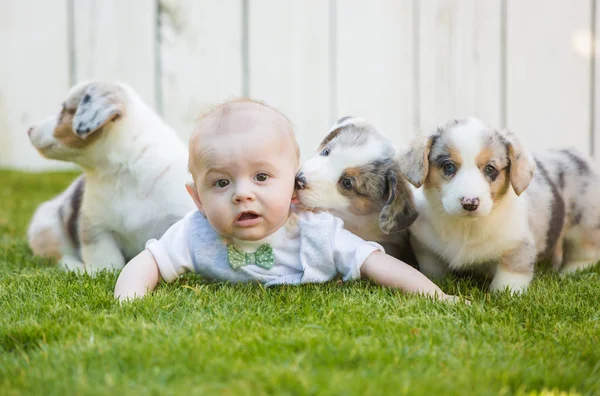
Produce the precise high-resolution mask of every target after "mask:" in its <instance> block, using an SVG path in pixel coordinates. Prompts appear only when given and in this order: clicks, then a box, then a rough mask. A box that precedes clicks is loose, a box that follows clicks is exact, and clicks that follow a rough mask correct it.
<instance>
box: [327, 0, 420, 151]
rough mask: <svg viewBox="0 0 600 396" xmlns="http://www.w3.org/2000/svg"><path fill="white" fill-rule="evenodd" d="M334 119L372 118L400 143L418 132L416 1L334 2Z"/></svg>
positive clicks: (402, 143) (380, 127)
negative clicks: (414, 10) (414, 20)
mask: <svg viewBox="0 0 600 396" xmlns="http://www.w3.org/2000/svg"><path fill="white" fill-rule="evenodd" d="M336 8H337V14H336V24H337V29H336V30H337V33H336V41H337V60H336V64H337V68H336V84H335V85H336V87H337V92H336V93H335V94H336V98H337V106H336V107H337V109H336V111H335V113H336V114H335V117H336V118H337V117H339V116H344V115H353V116H360V117H364V118H367V119H369V120H370V121H372V122H373V123H374V124H375V125H376V126H377V128H378V129H379V130H381V131H382V132H383V133H384V134H386V135H387V136H388V137H390V138H391V139H392V140H393V141H394V142H395V143H396V144H397V145H399V146H404V145H406V143H407V142H408V141H409V140H410V139H411V138H412V137H413V136H414V131H415V115H414V107H413V106H414V105H413V93H414V88H415V87H414V85H413V84H414V72H415V70H414V69H413V60H414V58H413V56H414V53H413V47H414V45H413V39H414V37H413V2H410V1H396V0H374V1H369V2H365V1H361V0H351V1H348V0H344V1H338V2H337V4H336Z"/></svg>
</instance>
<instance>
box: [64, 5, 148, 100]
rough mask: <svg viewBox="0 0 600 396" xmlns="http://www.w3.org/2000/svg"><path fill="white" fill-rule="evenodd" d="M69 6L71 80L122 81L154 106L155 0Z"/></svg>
mask: <svg viewBox="0 0 600 396" xmlns="http://www.w3.org/2000/svg"><path fill="white" fill-rule="evenodd" d="M73 5H74V10H73V14H74V36H75V37H74V38H75V40H74V43H75V50H74V53H75V80H76V81H82V80H88V79H114V80H121V81H123V82H126V83H128V84H129V85H131V86H132V87H133V88H134V89H135V90H136V91H137V92H138V93H139V94H140V96H141V97H142V99H144V100H145V101H146V103H148V104H149V105H150V106H155V105H156V47H157V46H156V36H157V35H156V28H157V27H156V25H157V24H156V4H155V2H154V1H148V0H127V1H122V0H102V1H96V0H77V1H74V2H73Z"/></svg>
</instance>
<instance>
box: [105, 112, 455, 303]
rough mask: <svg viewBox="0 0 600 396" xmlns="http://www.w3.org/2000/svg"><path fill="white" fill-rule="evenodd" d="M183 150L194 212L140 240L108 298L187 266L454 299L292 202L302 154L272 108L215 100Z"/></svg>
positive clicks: (229, 277) (275, 281)
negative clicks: (364, 283)
mask: <svg viewBox="0 0 600 396" xmlns="http://www.w3.org/2000/svg"><path fill="white" fill-rule="evenodd" d="M189 151H190V157H189V169H190V172H191V173H192V177H193V183H189V184H188V185H186V188H187V191H188V192H189V194H190V195H191V197H192V198H193V200H194V202H195V203H196V206H197V207H198V210H197V211H194V212H192V213H189V214H188V215H186V216H185V217H184V218H183V219H182V220H180V221H179V222H178V223H176V224H174V225H173V226H172V227H171V228H169V229H168V230H167V232H166V233H165V234H164V235H163V236H162V238H160V240H150V241H148V243H147V244H146V250H144V251H143V252H141V253H140V254H139V255H137V256H136V257H135V258H133V259H132V260H131V261H130V262H129V263H128V264H127V265H126V266H125V268H124V269H123V271H122V272H121V274H120V275H119V278H118V280H117V284H116V286H115V297H117V298H119V299H122V300H123V299H129V298H136V297H142V296H144V295H145V294H146V293H147V292H149V291H151V290H153V289H154V287H155V286H156V285H157V283H158V282H159V280H160V278H162V279H163V280H165V281H167V282H170V281H173V280H174V279H176V278H177V277H178V276H180V275H182V274H184V273H186V272H190V271H191V272H195V273H198V274H200V275H201V276H202V277H203V278H204V279H206V280H210V281H216V282H251V281H255V282H260V283H262V284H264V285H266V286H270V285H279V284H301V283H321V282H326V281H330V280H332V279H335V278H337V277H338V276H341V278H342V279H343V280H344V281H348V280H352V279H359V278H368V279H371V280H372V281H374V282H375V283H378V284H380V285H385V286H391V287H395V288H400V289H402V290H405V291H407V292H416V293H422V294H426V295H430V296H434V297H436V298H439V299H444V300H446V299H454V297H452V296H449V295H446V294H444V293H443V292H442V291H441V290H440V289H439V288H438V287H437V286H436V285H435V284H434V283H433V282H431V281H430V280H429V279H428V278H427V277H425V276H424V275H422V274H421V273H420V272H418V271H417V270H415V269H414V268H412V267H410V266H409V265H407V264H405V263H403V262H402V261H399V260H396V259H395V258H393V257H391V256H388V255H386V254H385V253H384V250H383V248H382V247H381V246H380V245H378V244H377V243H374V242H366V241H364V240H362V239H361V238H359V237H357V236H355V235H354V234H352V233H350V232H349V231H347V230H345V229H344V228H343V222H342V220H340V219H338V218H336V217H334V216H332V215H330V214H328V213H325V212H320V213H313V212H309V211H300V210H298V209H297V208H295V206H294V205H292V203H293V202H294V199H295V194H294V178H295V175H296V172H297V170H298V168H299V157H300V155H299V149H298V144H297V142H296V138H295V136H294V131H293V126H292V124H291V123H290V121H289V120H288V119H287V118H286V117H285V116H284V115H283V114H281V113H280V112H278V111H277V110H275V109H273V108H271V107H269V106H267V105H265V104H262V103H258V102H253V101H250V100H233V101H229V102H226V103H223V104H221V105H219V106H217V107H216V108H214V109H212V110H211V111H210V112H208V113H207V114H205V115H204V116H202V117H201V118H200V120H199V122H198V124H197V125H196V127H195V129H194V131H193V133H192V136H191V137H190V145H189Z"/></svg>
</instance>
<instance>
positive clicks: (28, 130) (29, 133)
mask: <svg viewBox="0 0 600 396" xmlns="http://www.w3.org/2000/svg"><path fill="white" fill-rule="evenodd" d="M31 132H33V127H29V129H27V136H29V137H31Z"/></svg>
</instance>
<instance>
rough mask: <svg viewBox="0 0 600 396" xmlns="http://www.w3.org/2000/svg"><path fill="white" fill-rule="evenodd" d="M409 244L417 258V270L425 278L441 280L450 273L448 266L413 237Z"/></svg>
mask: <svg viewBox="0 0 600 396" xmlns="http://www.w3.org/2000/svg"><path fill="white" fill-rule="evenodd" d="M410 244H411V246H412V248H413V251H414V254H415V257H416V258H417V263H418V268H419V271H421V272H422V273H423V274H424V275H425V276H427V277H429V278H432V279H441V278H444V277H445V276H447V275H448V274H449V273H450V269H449V268H448V266H447V265H446V264H445V263H444V262H443V261H442V260H441V259H440V258H439V257H438V256H437V255H436V254H435V253H434V252H432V251H431V250H429V249H428V248H427V247H425V246H423V245H422V244H421V243H420V242H418V241H417V240H416V239H415V238H414V237H411V238H410Z"/></svg>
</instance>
